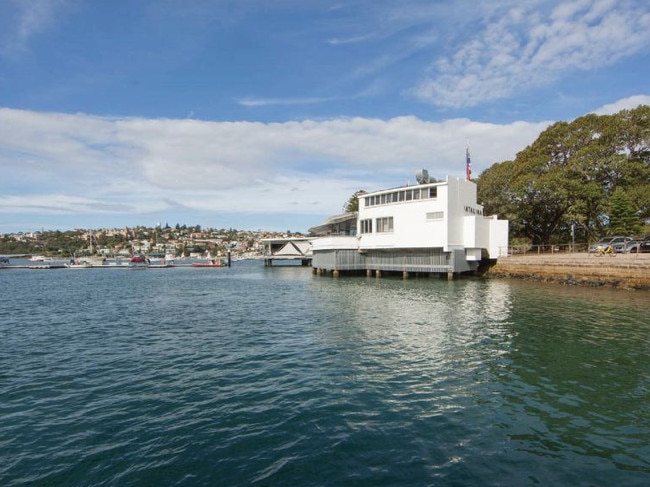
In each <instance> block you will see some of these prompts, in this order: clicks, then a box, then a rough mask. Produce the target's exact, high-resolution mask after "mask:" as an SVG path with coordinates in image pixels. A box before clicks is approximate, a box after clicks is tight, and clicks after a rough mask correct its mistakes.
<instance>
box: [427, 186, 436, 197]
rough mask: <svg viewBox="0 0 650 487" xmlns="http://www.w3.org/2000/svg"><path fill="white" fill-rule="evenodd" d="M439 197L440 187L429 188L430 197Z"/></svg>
mask: <svg viewBox="0 0 650 487" xmlns="http://www.w3.org/2000/svg"><path fill="white" fill-rule="evenodd" d="M437 197H438V188H437V186H434V187H432V188H429V198H437Z"/></svg>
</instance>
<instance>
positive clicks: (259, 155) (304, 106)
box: [0, 0, 650, 233]
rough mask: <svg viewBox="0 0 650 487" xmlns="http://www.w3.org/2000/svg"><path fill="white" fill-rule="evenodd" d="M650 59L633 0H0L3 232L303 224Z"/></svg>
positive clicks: (532, 129)
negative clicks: (358, 193) (361, 191)
mask: <svg viewBox="0 0 650 487" xmlns="http://www.w3.org/2000/svg"><path fill="white" fill-rule="evenodd" d="M649 79H650V4H649V3H648V2H647V0H573V1H568V2H563V1H550V0H529V1H527V2H521V1H520V0H489V1H488V0H485V1H478V0H455V1H448V0H444V1H443V0H439V1H438V0H427V1H425V0H400V1H399V2H398V1H387V0H347V1H335V0H332V1H330V0H319V1H304V0H274V1H268V0H246V1H231V0H227V1H226V0H223V1H222V0H211V1H208V0H194V1H192V0H189V1H188V0H139V1H137V2H133V1H128V0H112V1H100V0H29V1H28V0H0V167H1V169H2V173H1V174H2V175H1V176H0V233H8V232H15V231H34V230H41V229H46V230H53V229H60V230H65V229H72V228H102V227H123V226H134V225H147V226H154V225H155V224H157V223H158V222H161V223H163V224H164V223H169V224H170V225H175V224H176V223H180V224H187V225H197V224H198V225H202V226H204V227H216V228H224V227H225V228H229V227H234V228H238V229H251V230H257V229H262V230H280V231H284V230H291V231H294V232H295V231H306V230H307V229H308V228H309V227H310V226H314V225H316V224H319V223H321V222H322V220H323V219H324V218H326V217H327V216H330V215H332V214H336V213H339V212H340V211H341V209H342V206H343V204H344V203H345V201H346V200H347V199H348V197H349V196H350V195H351V194H352V193H354V192H355V191H356V190H358V189H365V190H368V191H372V190H377V189H381V188H384V187H392V186H398V185H401V184H406V183H409V184H413V183H415V179H414V175H415V172H416V171H417V170H418V169H421V168H426V169H428V170H429V173H430V174H431V175H433V176H434V177H437V178H444V177H446V176H449V177H464V171H465V147H466V144H467V143H468V141H469V144H470V150H471V155H472V166H473V174H474V176H478V175H479V174H480V173H481V171H483V170H485V169H486V168H488V167H489V166H490V165H491V164H493V163H495V162H501V161H504V160H509V159H513V158H514V157H515V156H516V154H517V152H519V151H521V150H522V149H524V148H525V147H526V146H527V145H528V144H530V143H531V142H532V141H534V140H535V139H536V138H537V136H538V135H539V133H540V132H541V131H543V130H544V129H545V128H546V127H547V126H548V125H549V124H550V123H552V122H554V121H558V120H565V121H569V120H572V119H574V118H576V117H579V116H581V115H584V114H586V113H591V112H596V113H614V112H616V111H618V110H620V109H622V108H632V107H635V106H637V105H639V104H650V84H649V81H648V80H649Z"/></svg>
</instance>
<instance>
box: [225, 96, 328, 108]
mask: <svg viewBox="0 0 650 487" xmlns="http://www.w3.org/2000/svg"><path fill="white" fill-rule="evenodd" d="M336 100H339V98H328V97H305V98H252V97H251V98H241V99H239V100H237V103H238V104H239V105H242V106H245V107H266V106H272V105H315V104H318V103H327V102H330V101H336Z"/></svg>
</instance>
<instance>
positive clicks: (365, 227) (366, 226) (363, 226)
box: [361, 219, 372, 233]
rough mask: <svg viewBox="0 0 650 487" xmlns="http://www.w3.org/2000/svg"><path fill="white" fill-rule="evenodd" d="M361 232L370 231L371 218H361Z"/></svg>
mask: <svg viewBox="0 0 650 487" xmlns="http://www.w3.org/2000/svg"><path fill="white" fill-rule="evenodd" d="M361 233H372V220H370V219H369V220H361Z"/></svg>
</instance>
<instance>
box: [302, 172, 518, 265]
mask: <svg viewBox="0 0 650 487" xmlns="http://www.w3.org/2000/svg"><path fill="white" fill-rule="evenodd" d="M418 180H419V181H420V184H416V185H413V186H403V187H399V188H392V189H386V190H381V191H376V192H373V193H366V194H363V195H362V196H360V197H359V211H358V213H348V214H344V215H338V216H336V217H332V218H330V219H329V220H327V221H326V222H325V223H324V224H322V225H319V226H318V227H314V228H312V229H310V232H312V233H313V234H315V235H316V238H314V239H313V240H312V242H311V243H312V254H313V257H312V267H313V268H314V269H315V270H316V272H318V273H325V272H327V271H332V272H333V273H334V274H335V275H338V273H339V271H360V270H365V271H366V273H367V274H368V275H371V274H372V272H375V273H376V275H377V276H380V275H381V273H382V272H384V271H392V272H401V273H403V275H404V277H407V276H408V274H409V273H435V274H446V275H447V276H449V277H451V276H453V275H454V274H458V273H462V272H476V271H477V270H478V269H479V264H480V263H481V262H483V263H486V262H488V261H489V260H496V259H497V258H498V257H500V256H504V255H506V254H507V249H508V221H507V220H499V219H497V217H496V215H494V216H486V215H484V214H483V206H482V205H480V204H478V203H477V197H476V184H475V183H473V182H471V181H466V180H462V179H455V178H447V180H445V181H440V182H429V178H428V176H427V175H426V171H422V172H420V173H419V174H418Z"/></svg>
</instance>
